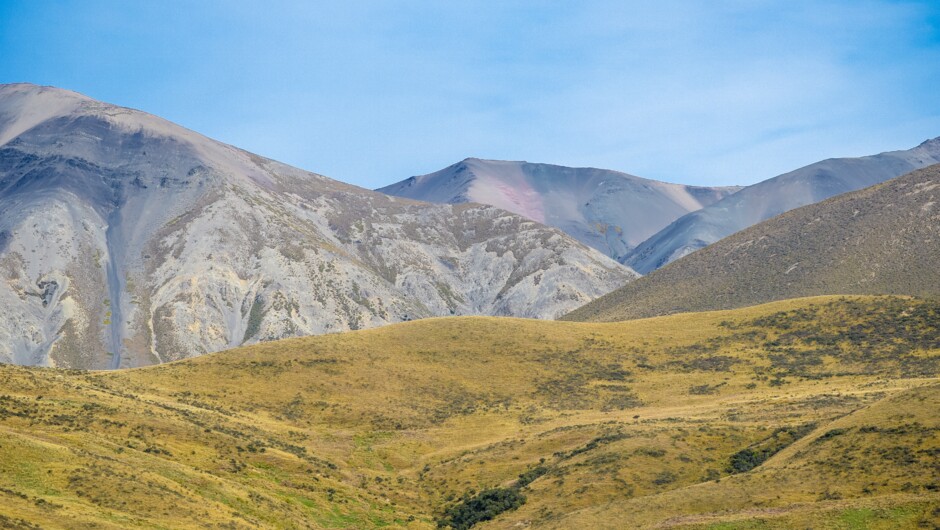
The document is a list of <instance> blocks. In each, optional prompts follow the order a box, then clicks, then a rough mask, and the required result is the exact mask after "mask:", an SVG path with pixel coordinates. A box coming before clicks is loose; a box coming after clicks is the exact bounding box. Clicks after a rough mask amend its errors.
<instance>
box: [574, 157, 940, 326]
mask: <svg viewBox="0 0 940 530" xmlns="http://www.w3.org/2000/svg"><path fill="white" fill-rule="evenodd" d="M938 263H940V165H934V166H931V167H928V168H924V169H920V170H917V171H914V172H911V173H909V174H907V175H904V176H901V177H898V178H895V179H892V180H890V181H888V182H885V183H883V184H879V185H876V186H872V187H870V188H866V189H864V190H860V191H857V192H853V193H847V194H844V195H840V196H837V197H834V198H831V199H829V200H827V201H824V202H821V203H818V204H814V205H810V206H805V207H803V208H799V209H796V210H793V211H790V212H787V213H785V214H783V215H780V216H779V217H776V218H774V219H771V220H769V221H765V222H764V223H761V224H759V225H756V226H753V227H751V228H749V229H747V230H743V231H741V232H739V233H737V234H734V235H733V236H731V237H728V238H725V239H723V240H721V241H719V242H717V243H714V244H713V245H711V246H709V247H707V248H704V249H702V250H700V251H698V252H696V253H694V254H692V255H689V256H686V257H685V258H682V259H680V260H678V261H676V262H674V263H671V264H669V265H668V266H666V267H663V268H662V269H660V270H657V271H655V272H653V273H651V274H649V275H647V276H644V277H643V278H641V279H640V280H638V281H636V282H634V283H632V284H628V285H626V286H625V287H623V288H621V289H618V290H617V291H614V292H612V293H610V294H608V295H605V296H603V297H601V298H599V299H597V300H595V301H594V302H591V303H589V304H587V305H586V306H584V307H582V308H579V309H577V310H575V311H573V312H571V313H570V314H568V315H566V316H565V317H563V318H564V319H566V320H590V321H615V320H627V319H632V318H642V317H648V316H655V315H663V314H668V313H676V312H684V311H707V310H713V309H731V308H735V307H743V306H748V305H754V304H760V303H764V302H769V301H772V300H781V299H785V298H793V297H799V296H812V295H822V294H900V295H912V296H922V297H937V296H940V268H938V267H937V264H938Z"/></svg>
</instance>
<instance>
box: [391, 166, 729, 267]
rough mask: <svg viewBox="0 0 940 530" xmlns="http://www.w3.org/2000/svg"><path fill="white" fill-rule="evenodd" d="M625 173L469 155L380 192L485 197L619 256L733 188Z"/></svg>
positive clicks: (448, 198) (448, 200) (456, 200)
mask: <svg viewBox="0 0 940 530" xmlns="http://www.w3.org/2000/svg"><path fill="white" fill-rule="evenodd" d="M739 189H740V188H738V187H720V188H707V187H699V186H685V185H682V184H669V183H666V182H658V181H655V180H647V179H644V178H640V177H635V176H633V175H628V174H626V173H620V172H617V171H610V170H606V169H594V168H572V167H564V166H554V165H550V164H530V163H528V162H506V161H497V160H480V159H477V158H468V159H466V160H464V161H462V162H459V163H457V164H454V165H452V166H450V167H447V168H444V169H442V170H440V171H437V172H435V173H430V174H428V175H422V176H420V177H411V178H409V179H406V180H403V181H401V182H398V183H396V184H392V185H391V186H386V187H384V188H380V189H379V190H378V191H380V192H382V193H387V194H389V195H395V196H398V197H408V198H411V199H417V200H421V201H428V202H436V203H445V204H460V203H467V202H476V203H481V204H489V205H492V206H496V207H498V208H502V209H504V210H509V211H511V212H514V213H517V214H519V215H524V216H526V217H528V218H529V219H533V220H535V221H538V222H540V223H544V224H547V225H550V226H554V227H556V228H559V229H561V230H563V231H564V232H565V233H567V234H569V235H571V236H572V237H574V238H575V239H577V240H578V241H580V242H582V243H584V244H585V245H588V246H591V247H594V248H596V249H598V250H600V251H601V252H603V253H605V254H607V255H608V256H610V257H612V258H614V259H619V258H622V257H623V256H625V255H626V254H627V253H628V252H629V251H630V250H631V249H633V248H634V247H635V246H636V245H638V244H640V243H641V242H643V241H644V240H646V239H647V238H648V237H650V236H651V235H653V234H654V233H656V232H657V231H658V230H660V229H662V228H663V227H665V226H666V225H668V224H669V223H671V222H672V221H674V220H675V219H677V218H679V217H680V216H682V215H685V214H687V213H689V212H691V211H695V210H698V209H700V208H702V207H703V206H706V205H709V204H711V203H713V202H715V201H717V200H720V199H722V198H724V197H727V196H728V195H731V194H732V193H734V192H736V191H737V190H739Z"/></svg>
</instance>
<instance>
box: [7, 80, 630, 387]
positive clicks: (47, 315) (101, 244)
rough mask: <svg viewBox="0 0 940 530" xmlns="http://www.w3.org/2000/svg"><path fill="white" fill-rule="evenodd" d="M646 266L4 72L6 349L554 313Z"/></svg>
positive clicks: (27, 358) (241, 338) (100, 356)
mask: <svg viewBox="0 0 940 530" xmlns="http://www.w3.org/2000/svg"><path fill="white" fill-rule="evenodd" d="M635 277H636V274H635V273H634V272H633V271H632V270H630V269H629V268H627V267H624V266H622V265H619V264H617V263H616V262H614V261H612V260H610V259H608V258H607V257H605V256H604V255H602V254H601V253H599V252H597V251H595V250H592V249H590V248H587V247H585V246H584V245H582V244H580V243H578V242H577V241H574V240H573V239H571V238H569V237H568V236H566V235H564V234H563V233H561V232H559V231H558V230H555V229H551V228H548V227H545V226H542V225H540V224H538V223H536V222H533V221H531V220H529V219H525V218H522V217H520V216H518V215H514V214H510V213H508V212H506V211H503V210H500V209H497V208H493V207H487V206H476V205H458V206H450V205H429V204H424V203H419V202H414V201H410V200H404V199H396V198H392V197H388V196H385V195H382V194H379V193H375V192H370V191H367V190H363V189H360V188H357V187H355V186H350V185H346V184H343V183H340V182H336V181H334V180H331V179H328V178H326V177H323V176H320V175H316V174H312V173H308V172H305V171H301V170H298V169H296V168H292V167H289V166H286V165H284V164H280V163H277V162H274V161H272V160H268V159H264V158H261V157H258V156H256V155H253V154H251V153H247V152H245V151H241V150H239V149H236V148H234V147H231V146H228V145H225V144H222V143H219V142H215V141H213V140H210V139H208V138H205V137H203V136H200V135H198V134H196V133H194V132H192V131H189V130H186V129H184V128H182V127H179V126H177V125H174V124H172V123H169V122H167V121H165V120H162V119H160V118H157V117H155V116H152V115H148V114H145V113H142V112H139V111H135V110H131V109H126V108H121V107H116V106H113V105H108V104H104V103H100V102H97V101H94V100H91V99H88V98H86V97H84V96H81V95H79V94H76V93H73V92H68V91H64V90H59V89H53V88H43V87H36V86H33V85H3V86H0V278H2V279H3V283H2V284H0V316H2V318H0V361H3V362H13V363H17V364H38V365H57V366H64V367H75V368H108V367H110V368H119V367H131V366H140V365H147V364H153V363H158V362H166V361H170V360H175V359H180V358H184V357H190V356H194V355H199V354H203V353H207V352H212V351H218V350H222V349H226V348H231V347H234V346H238V345H241V344H245V343H252V342H257V341H260V340H270V339H277V338H283V337H290V336H299V335H309V334H317V333H326V332H333V331H343V330H348V329H357V328H365V327H371V326H377V325H381V324H384V323H388V322H398V321H402V320H409V319H414V318H421V317H428V316H436V315H451V314H466V315H470V314H481V315H511V316H523V317H533V318H554V317H557V316H560V315H562V314H564V313H566V312H567V311H569V310H571V309H574V308H575V307H578V306H580V305H582V304H584V303H585V302H587V301H589V300H591V299H592V298H594V297H597V296H599V295H601V294H604V293H605V292H608V291H610V290H612V289H614V288H616V287H618V286H620V285H622V284H623V283H625V282H627V281H629V280H631V279H633V278H635Z"/></svg>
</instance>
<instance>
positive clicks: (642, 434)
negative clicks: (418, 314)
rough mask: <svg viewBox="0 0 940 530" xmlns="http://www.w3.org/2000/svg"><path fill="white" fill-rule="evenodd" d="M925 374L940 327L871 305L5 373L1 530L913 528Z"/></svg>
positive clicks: (417, 332)
mask: <svg viewBox="0 0 940 530" xmlns="http://www.w3.org/2000/svg"><path fill="white" fill-rule="evenodd" d="M938 371H940V304H937V303H935V302H926V301H920V300H914V299H903V298H888V297H881V298H871V297H846V298H841V297H840V298H837V297H822V298H808V299H798V300H790V301H784V302H777V303H773V304H768V305H764V306H758V307H753V308H746V309H739V310H734V311H723V312H712V313H698V314H683V315H676V316H671V317H663V318H657V319H647V320H638V321H632V322H624V323H612V324H590V323H571V322H545V321H530V320H518V319H496V318H447V319H429V320H422V321H416V322H410V323H405V324H400V325H394V326H389V327H385V328H381V329H375V330H369V331H362V332H355V333H347V334H339V335H328V336H319V337H311V338H304V339H292V340H287V341H280V342H275V343H267V344H261V345H257V346H252V347H248V348H242V349H238V350H232V351H228V352H223V353H219V354H214V355H208V356H204V357H200V358H197V359H192V360H188V361H183V362H178V363H173V364H168V365H163V366H158V367H151V368H145V369H138V370H130V371H123V372H116V373H115V372H108V373H87V372H69V371H60V370H52V369H27V368H19V367H11V366H4V367H0V527H4V526H12V527H16V526H17V525H19V526H20V527H23V528H30V525H31V524H34V525H38V526H42V527H91V526H94V527H97V528H188V527H194V528H199V527H204V528H219V527H225V528H257V527H274V528H278V527H281V528H307V527H313V528H370V527H397V528H432V527H434V526H436V525H437V524H439V522H440V523H443V524H450V525H453V526H455V527H466V526H467V525H468V524H470V523H471V522H476V521H480V519H484V518H485V517H483V516H482V515H481V514H482V513H483V512H484V511H486V510H485V509H489V508H493V503H492V502H491V500H492V499H496V498H499V499H503V500H505V504H506V505H507V506H508V507H511V508H513V509H510V510H508V511H505V512H503V513H500V514H496V513H490V515H494V516H495V518H494V519H492V520H489V521H480V522H479V525H478V527H480V528H483V527H489V528H510V527H511V528H525V527H542V526H544V527H556V528H592V527H609V528H629V527H642V526H661V525H666V526H683V525H691V526H696V525H698V526H704V527H709V526H714V527H716V528H737V527H742V528H752V527H754V528H763V527H789V526H795V527H806V526H808V525H811V526H813V527H814V528H819V527H823V528H826V527H832V528H842V527H844V528H864V527H866V526H864V525H869V526H871V527H877V526H878V525H882V526H884V527H892V528H893V527H905V526H907V527H917V526H918V525H920V524H923V525H929V524H932V521H934V520H936V518H937V517H938V515H940V512H938V511H937V510H938V509H940V493H938V488H940V479H938V477H940V469H938V461H940V456H938V452H940V425H938V423H940V419H938V416H940V413H938V410H940V402H938V399H940V387H938V384H940V380H938V378H937V376H938ZM520 476H521V477H520ZM494 492H495V493H494ZM496 511H498V510H496ZM759 521H763V522H759ZM810 523H812V524H810ZM761 525H763V526H761ZM853 525H854V526H853ZM858 525H862V526H858ZM928 527H929V526H928Z"/></svg>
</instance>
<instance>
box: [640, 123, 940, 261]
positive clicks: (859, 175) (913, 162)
mask: <svg viewBox="0 0 940 530" xmlns="http://www.w3.org/2000/svg"><path fill="white" fill-rule="evenodd" d="M938 162H940V138H935V139H933V140H928V141H926V142H924V143H922V144H920V145H919V146H917V147H914V148H913V149H909V150H906V151H891V152H887V153H881V154H878V155H873V156H866V157H861V158H833V159H829V160H823V161H821V162H817V163H815V164H810V165H808V166H806V167H803V168H800V169H797V170H795V171H791V172H789V173H785V174H783V175H779V176H777V177H774V178H771V179H768V180H765V181H763V182H760V183H757V184H754V185H753V186H748V187H746V188H744V189H742V190H741V191H739V192H737V193H735V194H734V195H732V196H730V197H726V198H724V199H722V200H720V201H717V202H715V203H713V204H711V205H709V206H707V207H705V208H702V209H701V210H698V211H695V212H692V213H689V214H687V215H685V216H683V217H681V218H679V219H677V220H676V221H675V222H673V223H672V224H670V225H669V226H667V227H665V228H663V229H662V230H661V231H659V232H658V233H656V234H654V235H653V236H651V237H650V238H649V239H647V240H646V241H644V242H643V243H641V244H640V245H638V246H637V247H636V248H635V249H633V250H632V251H631V252H630V253H629V255H627V256H626V257H625V258H624V259H623V260H622V261H623V262H624V263H626V264H628V265H630V266H631V267H633V268H634V269H635V270H636V271H638V272H640V273H641V274H647V273H649V272H652V271H654V270H656V269H658V268H660V267H662V266H663V265H666V264H667V263H671V262H672V261H675V260H676V259H679V258H681V257H683V256H686V255H688V254H690V253H692V252H695V251H696V250H698V249H700V248H704V247H706V246H708V245H710V244H712V243H714V242H716V241H718V240H720V239H721V238H723V237H727V236H730V235H731V234H734V233H735V232H738V231H740V230H743V229H745V228H747V227H749V226H752V225H755V224H757V223H759V222H761V221H764V220H766V219H770V218H771V217H774V216H776V215H779V214H781V213H783V212H786V211H789V210H792V209H794V208H798V207H800V206H805V205H808V204H813V203H816V202H819V201H821V200H824V199H827V198H829V197H832V196H835V195H839V194H842V193H847V192H850V191H855V190H858V189H861V188H864V187H867V186H871V185H873V184H877V183H879V182H884V181H886V180H889V179H892V178H894V177H897V176H899V175H903V174H905V173H908V172H910V171H913V170H915V169H919V168H923V167H926V166H929V165H931V164H936V163H938Z"/></svg>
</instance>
